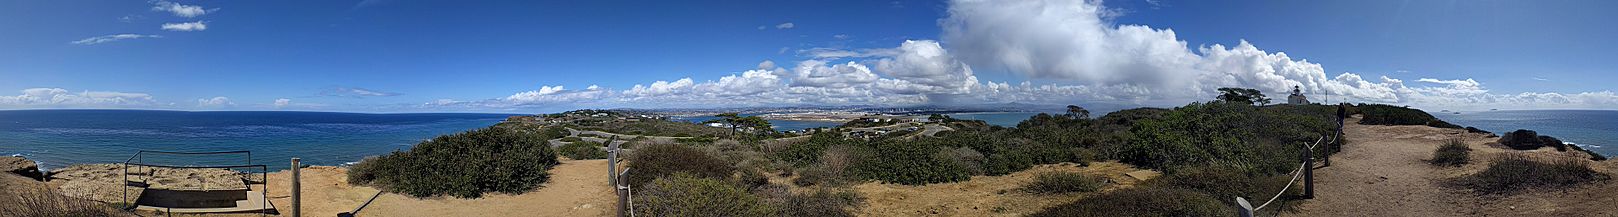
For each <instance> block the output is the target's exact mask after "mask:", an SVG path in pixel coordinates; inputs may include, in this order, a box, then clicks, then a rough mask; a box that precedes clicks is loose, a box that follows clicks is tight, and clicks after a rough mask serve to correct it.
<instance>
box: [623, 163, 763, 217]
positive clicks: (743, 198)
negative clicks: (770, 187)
mask: <svg viewBox="0 0 1618 217" xmlns="http://www.w3.org/2000/svg"><path fill="white" fill-rule="evenodd" d="M635 193H636V194H639V195H637V196H636V197H635V212H636V213H637V214H638V215H640V216H768V215H770V214H772V213H773V212H774V210H772V209H771V207H770V206H769V205H768V204H767V203H765V202H764V201H763V200H762V199H760V198H759V197H757V196H754V195H753V194H752V193H748V192H747V191H746V190H744V189H741V188H740V187H738V186H736V185H733V184H731V183H727V182H725V181H721V180H718V179H712V178H700V177H697V176H693V175H690V174H686V173H676V174H673V175H670V176H667V177H662V178H658V179H656V180H655V181H652V182H651V185H646V186H645V187H642V188H641V190H638V191H636V192H635Z"/></svg>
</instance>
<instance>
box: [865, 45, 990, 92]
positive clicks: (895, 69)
mask: <svg viewBox="0 0 1618 217" xmlns="http://www.w3.org/2000/svg"><path fill="white" fill-rule="evenodd" d="M898 51H899V53H898V54H897V55H894V56H892V57H890V58H883V59H880V60H877V61H876V68H877V71H879V72H882V73H883V74H884V75H887V76H891V77H894V78H896V79H899V80H904V81H908V82H910V83H915V84H920V85H927V86H932V87H937V88H939V89H942V90H946V92H950V93H965V92H967V91H969V90H968V88H970V87H972V86H974V85H976V84H978V78H977V76H974V75H972V67H970V66H967V65H966V64H965V63H962V62H961V61H958V60H956V59H955V58H954V56H952V55H950V53H949V51H945V50H944V48H943V47H940V46H939V44H938V42H935V41H927V40H922V41H905V42H904V44H902V45H899V49H898Z"/></svg>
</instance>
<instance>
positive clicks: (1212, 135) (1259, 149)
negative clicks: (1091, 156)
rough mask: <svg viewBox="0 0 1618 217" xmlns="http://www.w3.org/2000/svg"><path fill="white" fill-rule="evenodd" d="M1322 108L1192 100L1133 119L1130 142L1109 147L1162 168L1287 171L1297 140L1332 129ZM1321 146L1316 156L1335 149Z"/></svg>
mask: <svg viewBox="0 0 1618 217" xmlns="http://www.w3.org/2000/svg"><path fill="white" fill-rule="evenodd" d="M1325 107H1329V106H1291V105H1283V106H1271V107H1254V106H1248V105H1245V104H1233V103H1208V104H1202V103H1192V104H1190V105H1186V106H1184V107H1179V108H1175V109H1173V110H1170V111H1169V112H1167V113H1164V114H1162V117H1161V118H1158V119H1148V120H1141V121H1139V122H1136V123H1135V125H1134V126H1133V127H1132V128H1131V129H1130V132H1131V133H1130V134H1131V135H1130V136H1129V137H1130V139H1129V140H1128V141H1129V142H1127V143H1124V144H1122V145H1120V146H1118V147H1113V148H1111V149H1112V150H1111V151H1109V152H1110V153H1111V154H1112V155H1113V157H1115V158H1117V159H1118V160H1119V161H1121V162H1124V163H1129V164H1133V165H1137V166H1142V167H1146V168H1152V169H1160V170H1173V169H1177V168H1182V167H1191V166H1202V165H1218V166H1225V167H1231V168H1236V169H1239V170H1240V171H1242V172H1245V173H1254V174H1259V175H1273V174H1282V173H1287V172H1291V171H1293V170H1296V169H1297V168H1298V163H1297V162H1298V152H1299V151H1301V150H1302V148H1301V144H1307V143H1313V142H1315V141H1317V140H1318V139H1320V136H1323V134H1328V133H1330V132H1333V130H1334V129H1335V128H1336V123H1333V122H1331V120H1333V119H1334V118H1335V116H1336V115H1335V114H1328V113H1327V112H1326V111H1325V110H1326V109H1325ZM1333 111H1335V110H1333ZM1328 137H1329V135H1328ZM1325 146H1326V147H1317V148H1316V149H1314V151H1315V152H1316V155H1315V156H1316V157H1317V158H1320V157H1324V156H1328V155H1330V154H1331V153H1334V152H1335V150H1336V149H1335V145H1330V144H1327V145H1325Z"/></svg>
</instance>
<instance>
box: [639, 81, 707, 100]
mask: <svg viewBox="0 0 1618 217" xmlns="http://www.w3.org/2000/svg"><path fill="white" fill-rule="evenodd" d="M695 84H696V82H692V81H691V78H681V79H680V80H675V81H674V82H668V81H656V82H652V84H651V85H647V86H641V85H639V84H636V85H635V87H633V88H629V90H626V91H624V94H625V95H630V96H637V97H650V96H663V95H669V94H676V93H684V92H687V91H690V89H691V86H693V85H695Z"/></svg>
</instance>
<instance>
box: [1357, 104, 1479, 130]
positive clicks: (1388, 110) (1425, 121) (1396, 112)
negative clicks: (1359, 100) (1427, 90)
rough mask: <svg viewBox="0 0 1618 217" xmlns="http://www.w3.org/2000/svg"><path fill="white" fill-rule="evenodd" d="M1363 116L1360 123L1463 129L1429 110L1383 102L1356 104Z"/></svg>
mask: <svg viewBox="0 0 1618 217" xmlns="http://www.w3.org/2000/svg"><path fill="white" fill-rule="evenodd" d="M1355 108H1357V109H1358V110H1359V113H1360V114H1361V115H1363V116H1362V119H1360V124H1367V125H1426V126H1432V127H1438V128H1451V129H1461V126H1458V125H1455V124H1450V123H1449V122H1444V120H1439V119H1438V118H1436V117H1433V115H1432V114H1428V113H1427V112H1424V111H1421V110H1418V109H1412V108H1409V107H1400V106H1392V105H1382V104H1359V105H1358V106H1355Z"/></svg>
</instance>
